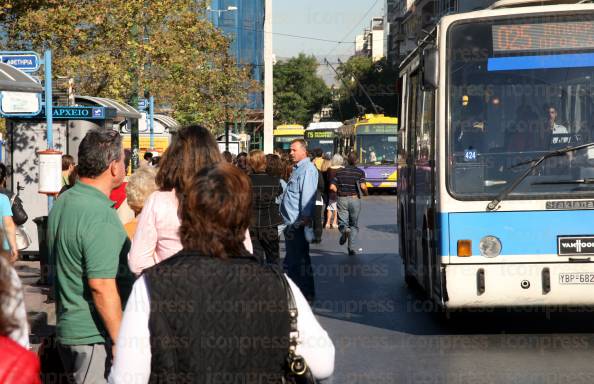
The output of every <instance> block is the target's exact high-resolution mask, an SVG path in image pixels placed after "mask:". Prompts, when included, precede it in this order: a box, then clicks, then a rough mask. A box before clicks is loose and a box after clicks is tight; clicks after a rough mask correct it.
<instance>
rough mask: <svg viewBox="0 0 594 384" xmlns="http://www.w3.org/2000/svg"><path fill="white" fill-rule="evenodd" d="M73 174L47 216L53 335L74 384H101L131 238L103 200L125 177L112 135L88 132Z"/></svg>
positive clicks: (126, 279)
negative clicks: (52, 277) (52, 270)
mask: <svg viewBox="0 0 594 384" xmlns="http://www.w3.org/2000/svg"><path fill="white" fill-rule="evenodd" d="M78 172H79V177H80V180H79V182H77V183H76V184H75V185H74V187H72V188H71V189H69V190H68V191H66V192H65V193H63V194H62V195H61V196H60V198H59V199H58V200H57V201H56V203H55V204H54V206H53V208H52V210H51V212H50V214H49V219H48V246H49V251H50V262H51V263H52V265H55V271H56V274H55V289H56V305H57V326H56V328H57V330H56V333H57V338H58V342H59V345H58V348H59V351H60V357H61V358H62V362H63V363H64V367H65V369H66V371H67V372H68V373H70V374H72V376H73V378H74V380H75V382H76V383H81V384H82V383H105V382H107V381H106V378H107V375H108V374H109V367H110V364H111V359H112V353H113V352H114V351H113V350H112V348H115V341H116V340H117V336H118V332H119V328H120V322H121V319H122V307H123V304H124V303H125V302H126V299H127V298H128V294H129V292H130V288H131V284H132V282H133V281H132V275H131V273H130V271H129V270H128V267H127V263H126V259H127V254H128V250H129V247H130V243H129V240H128V237H127V235H126V232H125V231H124V228H123V226H122V224H121V222H120V220H119V219H118V216H117V213H116V211H115V209H114V208H113V202H112V201H111V200H109V194H110V192H111V191H112V189H114V188H116V187H117V186H119V185H120V184H121V183H122V181H123V180H124V177H125V174H126V171H125V168H124V150H123V148H122V138H121V136H120V135H119V133H117V132H115V131H112V130H107V129H94V130H91V131H89V132H88V133H87V134H86V136H85V137H84V139H83V140H82V141H81V143H80V146H79V149H78ZM112 345H113V347H112Z"/></svg>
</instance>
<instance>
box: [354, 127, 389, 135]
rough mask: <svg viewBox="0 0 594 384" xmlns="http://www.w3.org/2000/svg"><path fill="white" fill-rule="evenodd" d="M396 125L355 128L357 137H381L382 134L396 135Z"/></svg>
mask: <svg viewBox="0 0 594 384" xmlns="http://www.w3.org/2000/svg"><path fill="white" fill-rule="evenodd" d="M396 128H397V126H396V125H390V124H387V125H386V124H369V125H359V126H358V127H357V134H359V135H383V134H392V135H395V134H396Z"/></svg>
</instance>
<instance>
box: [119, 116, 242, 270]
mask: <svg viewBox="0 0 594 384" xmlns="http://www.w3.org/2000/svg"><path fill="white" fill-rule="evenodd" d="M222 159H223V158H222V155H221V153H220V151H219V147H218V145H217V142H216V140H215V138H214V137H213V136H212V134H211V133H210V131H209V130H208V129H206V128H204V127H202V126H199V125H191V126H188V127H185V128H182V129H181V130H179V131H178V133H177V134H176V135H175V136H174V138H173V140H172V143H171V145H170V146H169V148H167V151H166V152H165V154H164V155H163V157H162V158H161V161H160V162H159V171H158V173H157V178H156V183H157V186H158V187H159V190H158V191H156V192H153V193H152V194H151V195H150V196H149V197H148V199H147V200H146V202H145V204H144V207H143V208H142V212H141V213H140V216H139V217H138V226H137V227H136V234H135V235H134V239H133V241H132V248H131V249H130V253H129V254H128V265H129V266H130V270H132V272H134V273H135V274H137V275H138V274H140V273H141V272H142V271H143V270H144V269H145V268H148V267H151V266H153V265H155V264H157V263H159V262H161V261H163V260H165V259H166V258H168V257H170V256H173V255H175V254H176V253H177V252H179V251H181V249H182V244H181V241H180V237H179V227H180V220H179V213H178V209H179V205H180V204H179V201H180V200H181V199H182V198H183V195H184V191H185V190H186V188H187V187H188V183H189V182H190V180H192V177H193V175H195V174H196V173H197V172H198V171H199V170H200V169H202V168H203V167H206V166H209V165H213V164H215V163H218V162H220V161H222ZM244 245H245V247H246V249H247V250H248V251H249V252H250V253H252V242H251V240H250V237H249V232H248V233H246V239H245V242H244Z"/></svg>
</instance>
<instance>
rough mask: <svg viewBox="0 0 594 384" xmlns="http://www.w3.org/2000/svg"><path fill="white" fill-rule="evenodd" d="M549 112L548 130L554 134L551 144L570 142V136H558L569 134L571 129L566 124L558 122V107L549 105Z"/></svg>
mask: <svg viewBox="0 0 594 384" xmlns="http://www.w3.org/2000/svg"><path fill="white" fill-rule="evenodd" d="M548 113H549V120H548V122H547V131H548V132H549V133H551V134H552V137H551V144H562V143H569V136H556V135H567V134H569V130H568V129H567V128H566V127H565V126H563V125H561V124H558V123H557V116H558V113H557V109H556V108H555V107H549V108H548Z"/></svg>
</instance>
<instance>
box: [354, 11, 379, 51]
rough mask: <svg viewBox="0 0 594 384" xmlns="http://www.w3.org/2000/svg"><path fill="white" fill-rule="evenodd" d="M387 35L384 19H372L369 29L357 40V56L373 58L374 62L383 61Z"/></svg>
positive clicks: (358, 36)
mask: <svg viewBox="0 0 594 384" xmlns="http://www.w3.org/2000/svg"><path fill="white" fill-rule="evenodd" d="M385 33H386V31H385V21H384V18H383V17H374V18H372V19H371V24H370V26H369V28H368V29H365V30H364V31H363V34H362V35H357V37H356V38H355V55H362V56H367V57H371V58H372V59H373V61H378V60H381V59H382V58H383V57H384V55H385V48H384V37H385Z"/></svg>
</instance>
